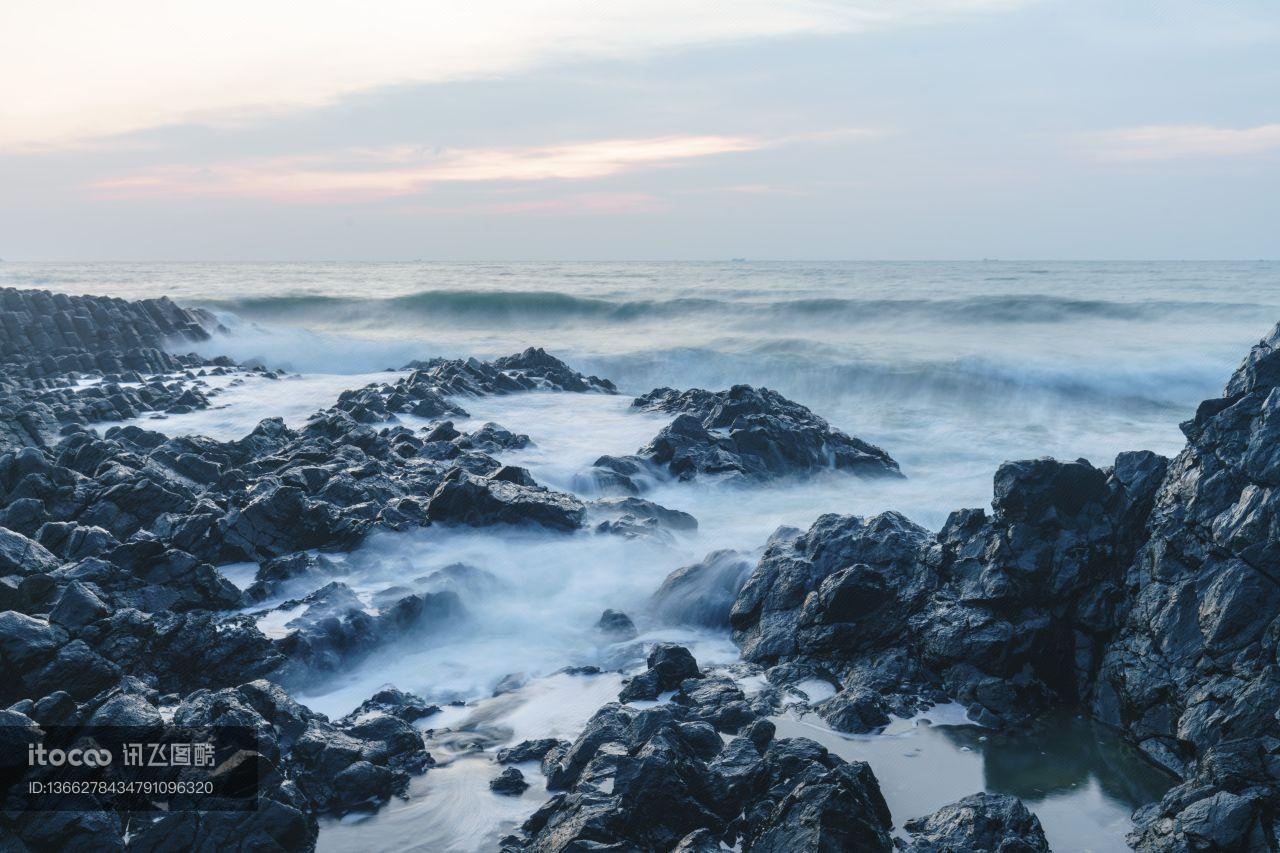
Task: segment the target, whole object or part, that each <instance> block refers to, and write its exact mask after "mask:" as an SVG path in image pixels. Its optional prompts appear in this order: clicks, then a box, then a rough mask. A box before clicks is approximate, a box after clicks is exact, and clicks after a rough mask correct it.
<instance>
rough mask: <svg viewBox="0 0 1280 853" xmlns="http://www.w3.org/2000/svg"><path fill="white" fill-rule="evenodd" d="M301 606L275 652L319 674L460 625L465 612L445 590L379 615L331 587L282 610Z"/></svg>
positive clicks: (416, 597)
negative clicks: (392, 645)
mask: <svg viewBox="0 0 1280 853" xmlns="http://www.w3.org/2000/svg"><path fill="white" fill-rule="evenodd" d="M299 603H302V604H307V605H308V606H307V609H306V610H305V611H304V612H303V613H302V614H301V615H300V616H298V617H296V618H294V619H293V620H291V621H289V622H288V623H286V627H287V628H290V629H291V630H290V633H289V634H287V635H286V636H285V637H284V638H282V639H280V640H278V641H276V647H277V648H278V649H279V650H280V652H281V653H283V654H284V655H286V656H288V657H289V658H291V659H292V660H294V661H296V662H297V663H299V664H301V665H302V666H303V667H305V669H307V670H310V671H316V672H324V671H334V670H337V669H339V668H341V667H342V666H344V665H346V664H350V663H353V662H355V661H357V660H359V659H361V658H363V657H364V656H365V655H367V654H369V653H370V652H371V651H373V650H374V649H376V648H379V647H381V646H383V645H386V644H388V643H391V642H394V641H397V640H400V639H403V638H405V637H410V636H415V637H420V636H422V635H424V634H426V633H428V632H431V631H438V630H440V629H442V628H444V627H446V626H448V625H451V624H456V623H457V622H458V621H459V620H460V619H462V618H463V617H464V616H465V613H466V611H465V609H464V608H463V606H462V602H461V601H459V600H458V596H457V595H456V594H455V593H453V592H450V591H444V592H434V593H422V594H411V595H407V596H404V597H403V598H401V599H399V600H398V601H397V602H396V603H395V604H393V605H391V606H390V607H386V608H384V609H383V610H381V611H380V612H379V613H378V614H377V615H376V616H375V615H371V614H369V613H368V612H367V611H366V610H365V609H364V605H363V603H362V602H361V601H360V599H359V598H357V597H356V596H355V594H354V593H352V592H351V590H350V589H349V588H348V587H347V586H346V585H345V584H341V583H331V584H328V585H327V586H325V587H323V588H321V589H320V590H317V591H316V592H314V593H312V594H311V595H309V596H307V597H306V598H304V599H303V600H302V601H301V602H293V601H289V602H285V603H284V604H283V605H281V609H285V610H288V609H291V608H292V607H296V606H297V604H299Z"/></svg>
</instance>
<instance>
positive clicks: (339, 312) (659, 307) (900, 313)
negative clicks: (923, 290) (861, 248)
mask: <svg viewBox="0 0 1280 853" xmlns="http://www.w3.org/2000/svg"><path fill="white" fill-rule="evenodd" d="M204 305H205V306H206V307H211V308H214V309H221V310H226V311H231V312H234V313H236V314H238V315H240V316H242V317H245V318H249V319H263V320H293V321H301V322H308V321H310V322H324V323H326V324H328V323H334V324H337V325H343V324H359V323H371V322H376V323H388V322H389V323H392V324H398V323H411V322H421V321H424V320H435V321H445V322H455V323H483V324H498V323H503V322H517V321H518V322H524V323H542V324H556V323H567V322H573V321H575V320H583V319H590V320H593V321H597V322H613V323H643V322H646V321H660V320H667V319H673V318H685V317H698V316H716V317H720V318H725V317H733V318H739V319H744V320H760V321H770V322H778V321H786V320H792V321H795V322H804V323H811V322H815V321H826V322H840V323H846V324H848V323H859V322H861V323H885V322H899V321H926V322H940V323H951V324H954V323H965V324H971V325H979V324H1017V323H1033V324H1052V323H1063V322H1071V321H1073V320H1078V319H1080V320H1117V321H1135V320H1138V321H1143V320H1146V321H1155V320H1161V319H1166V318H1171V317H1205V316H1219V317H1248V316H1251V315H1253V314H1256V313H1257V312H1259V311H1264V312H1266V311H1270V310H1272V309H1271V308H1270V306H1264V305H1259V304H1255V303H1249V302H1225V301H1197V300H1142V301H1125V300H1105V299H1079V298H1072V297H1062V296H1051V295H1044V294H1032V293H1027V294H990V295H975V296H966V297H957V298H947V297H940V298H936V299H918V298H916V299H866V298H857V297H843V296H832V297H823V298H799V299H797V298H790V299H788V298H782V299H773V300H759V299H757V300H727V299H720V298H713V297H676V298H668V299H630V300H611V299H602V298H597V297H589V296H580V295H576V294H571V293H564V292H560V291H528V290H427V291H421V292H417V293H411V294H406V295H403V296H392V297H387V298H360V297H346V296H332V295H325V294H300V295H289V296H255V297H246V298H241V299H232V300H215V301H209V302H205V303H204Z"/></svg>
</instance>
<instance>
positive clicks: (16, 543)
mask: <svg viewBox="0 0 1280 853" xmlns="http://www.w3.org/2000/svg"><path fill="white" fill-rule="evenodd" d="M60 564H61V563H60V561H59V560H58V558H57V557H55V556H54V555H53V554H52V553H50V552H49V550H48V549H47V548H45V547H44V546H43V545H41V544H40V543H39V542H35V541H33V540H31V539H28V538H27V537H26V536H23V535H22V534H21V533H18V532H16V531H13V530H9V529H8V528H6V527H0V574H6V575H8V574H15V575H30V574H36V573H37V572H51V571H53V570H54V569H56V568H58V566H59V565H60Z"/></svg>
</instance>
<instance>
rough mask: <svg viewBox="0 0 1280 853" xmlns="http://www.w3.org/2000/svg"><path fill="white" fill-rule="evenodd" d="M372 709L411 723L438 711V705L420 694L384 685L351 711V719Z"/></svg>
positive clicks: (370, 711)
mask: <svg viewBox="0 0 1280 853" xmlns="http://www.w3.org/2000/svg"><path fill="white" fill-rule="evenodd" d="M374 711H379V712H381V713H383V714H389V715H392V716H395V717H399V718H400V719H401V720H404V721H405V722H406V723H412V722H414V721H416V720H421V719H422V718H423V717H429V716H431V715H432V714H438V713H440V706H439V705H432V704H430V703H428V702H427V701H426V700H424V699H422V698H421V697H420V696H415V695H414V694H412V693H406V692H405V691H403V690H398V689H396V688H395V687H386V688H383V689H382V690H379V691H378V692H377V693H375V694H373V696H371V697H370V698H368V699H366V700H365V701H363V702H361V703H360V707H359V708H356V710H355V711H353V712H352V713H351V719H355V718H359V717H361V716H363V715H365V714H369V713H372V712H374Z"/></svg>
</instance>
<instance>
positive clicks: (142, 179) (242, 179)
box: [90, 129, 878, 206]
mask: <svg viewBox="0 0 1280 853" xmlns="http://www.w3.org/2000/svg"><path fill="white" fill-rule="evenodd" d="M877 133H878V131H874V130H857V129H844V130H840V131H820V132H816V133H813V134H809V135H804V134H792V135H788V136H785V137H777V138H769V137H753V136H740V135H674V136H659V137H649V138H643V139H605V140H595V141H591V142H576V143H567V144H561V145H549V146H537V147H525V148H470V149H426V148H417V147H413V146H391V147H387V148H372V149H368V148H365V149H354V150H345V151H340V152H334V153H330V154H318V155H317V154H312V155H301V156H292V157H275V158H263V159H254V160H242V161H234V162H227V163H210V164H202V165H169V166H157V167H152V168H147V169H143V170H140V171H136V172H132V173H129V174H125V175H120V176H116V177H112V178H108V179H105V180H100V181H96V182H94V183H93V184H91V185H90V189H91V190H92V191H94V192H95V194H97V195H99V196H105V197H111V198H118V197H138V196H154V197H189V196H217V197H228V198H260V199H269V200H272V201H283V202H301V203H306V202H332V201H370V200H376V199H382V198H392V197H396V196H407V195H415V194H419V193H422V192H424V191H426V190H427V189H428V188H430V187H431V186H432V185H435V184H448V183H479V182H491V183H527V182H537V181H583V180H589V179H593V178H604V177H608V176H610V175H616V174H619V173H621V172H627V171H632V170H636V169H642V168H659V167H664V166H669V165H673V164H676V163H680V162H682V161H690V160H698V159H702V158H707V157H714V156H719V155H725V154H734V153H742V152H748V151H757V150H760V149H764V148H774V147H778V146H781V145H790V144H796V143H800V142H805V141H812V142H818V143H823V142H831V141H833V140H840V139H850V138H861V137H865V136H872V135H875V134H877ZM578 198H579V200H578V201H577V202H575V204H578V205H579V206H581V203H582V202H581V199H582V198H588V199H589V198H590V196H580V197H578ZM606 198H617V197H616V196H607V197H606ZM536 204H539V205H543V206H545V205H547V204H549V202H538V203H536Z"/></svg>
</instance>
